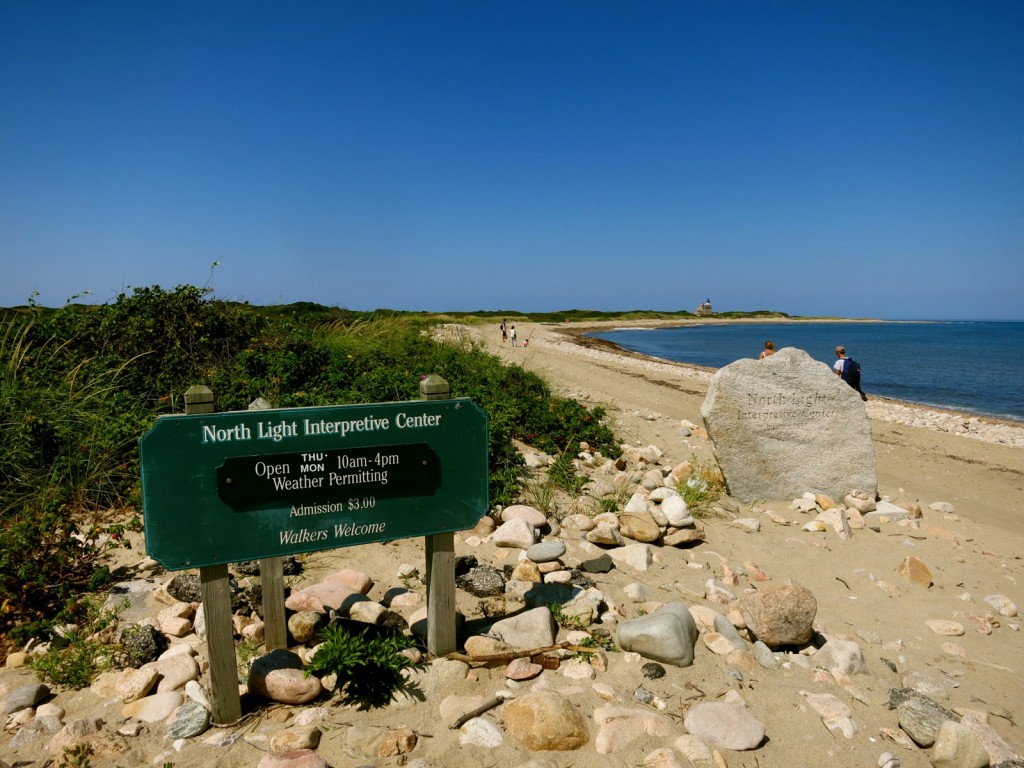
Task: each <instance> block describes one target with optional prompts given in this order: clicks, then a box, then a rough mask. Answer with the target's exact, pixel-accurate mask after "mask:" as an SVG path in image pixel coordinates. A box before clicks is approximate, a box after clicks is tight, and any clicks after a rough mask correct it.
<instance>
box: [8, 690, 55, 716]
mask: <svg viewBox="0 0 1024 768" xmlns="http://www.w3.org/2000/svg"><path fill="white" fill-rule="evenodd" d="M49 695H50V687H49V686H48V685H45V684H44V683H31V684H30V685H23V686H21V687H20V688H15V689H14V691H13V692H12V693H11V695H10V696H8V697H7V703H6V704H5V705H4V714H6V715H10V714H13V713H14V712H20V711H21V710H23V709H30V708H31V707H34V706H35V705H36V704H38V703H39V702H41V701H42V700H43V699H45V698H46V697H47V696H49Z"/></svg>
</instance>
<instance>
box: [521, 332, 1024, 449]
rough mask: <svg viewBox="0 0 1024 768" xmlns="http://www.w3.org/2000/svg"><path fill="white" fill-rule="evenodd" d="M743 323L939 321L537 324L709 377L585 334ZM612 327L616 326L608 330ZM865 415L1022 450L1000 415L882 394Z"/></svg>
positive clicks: (709, 369) (1019, 431) (1016, 427)
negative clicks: (961, 431)
mask: <svg viewBox="0 0 1024 768" xmlns="http://www.w3.org/2000/svg"><path fill="white" fill-rule="evenodd" d="M746 322H778V323H788V322H798V323H799V322H819V323H820V322H849V323H862V322H869V323H882V322H884V323H890V322H900V323H902V322H907V323H917V322H939V321H931V320H927V321H926V320H906V321H904V320H841V319H840V320H831V319H828V320H822V319H820V318H815V319H813V320H809V321H804V320H797V321H793V320H791V319H781V318H780V319H771V320H768V321H764V320H756V321H753V320H747V319H745V318H744V319H737V320H728V321H726V322H721V323H713V322H711V323H707V322H700V321H698V322H685V323H679V322H674V321H673V322H661V321H647V320H638V321H636V322H635V323H631V322H630V321H626V322H625V323H623V322H622V321H619V322H617V323H614V324H613V323H612V322H611V321H608V323H607V324H606V323H603V322H595V323H586V324H580V325H575V324H573V325H567V324H564V323H561V324H555V323H546V324H538V325H546V326H547V327H548V328H550V329H551V330H552V331H554V332H555V333H557V334H559V335H561V336H564V337H565V338H567V339H568V340H569V342H570V343H572V344H575V345H577V346H579V347H581V348H592V347H599V348H603V349H604V351H606V352H607V353H608V354H613V355H620V356H622V357H628V358H633V359H636V360H647V361H650V362H652V363H662V364H665V365H671V366H679V367H682V368H689V369H692V370H695V371H701V372H706V373H709V374H713V373H714V372H715V371H717V370H719V369H718V368H714V367H713V366H707V365H699V364H697V363H689V362H684V361H678V360H665V359H663V358H660V357H654V356H651V355H645V354H643V353H640V352H634V351H633V350H630V349H626V348H625V347H622V346H620V345H618V344H616V343H615V342H613V341H608V340H607V339H597V338H593V337H590V336H588V335H587V334H589V333H593V332H595V331H607V332H610V331H613V330H636V329H637V328H651V329H652V330H653V329H656V328H680V327H685V326H688V325H727V324H731V323H746ZM612 325H614V326H615V327H611V326H612ZM872 403H876V404H877V403H880V404H882V405H884V406H885V407H884V408H873V407H872ZM868 415H869V416H870V417H871V418H879V419H882V420H884V421H892V422H895V423H900V424H907V425H908V426H923V425H922V423H921V422H922V420H927V419H929V418H934V419H938V420H940V421H941V422H942V423H943V424H944V425H945V426H947V427H949V428H950V429H955V428H956V427H957V426H958V425H968V424H970V425H972V426H973V425H974V423H980V424H982V425H985V427H984V428H982V430H981V432H983V433H985V436H982V435H981V433H979V432H977V431H975V430H973V429H972V428H971V427H970V426H969V427H966V433H965V436H969V437H976V438H977V439H981V440H986V437H990V438H992V441H993V442H998V443H1000V444H1009V445H1015V446H1020V447H1024V421H1018V420H1016V419H1011V418H1005V417H1000V416H994V415H992V414H983V413H974V412H972V411H963V410H958V409H956V408H948V407H945V406H941V405H931V404H927V403H915V402H913V401H911V400H899V399H897V398H893V397H885V396H884V395H871V398H870V400H869V401H868ZM999 428H1006V429H1005V430H1003V429H999ZM940 431H945V430H940ZM1000 438H1001V439H1000ZM1004 440H1008V441H1009V442H1008V443H1004Z"/></svg>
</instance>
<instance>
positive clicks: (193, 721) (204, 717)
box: [167, 700, 210, 739]
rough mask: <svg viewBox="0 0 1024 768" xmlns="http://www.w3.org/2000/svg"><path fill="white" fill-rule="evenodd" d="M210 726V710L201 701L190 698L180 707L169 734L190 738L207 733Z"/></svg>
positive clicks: (169, 735)
mask: <svg viewBox="0 0 1024 768" xmlns="http://www.w3.org/2000/svg"><path fill="white" fill-rule="evenodd" d="M209 727H210V713H209V711H207V709H206V707H204V706H203V705H202V704H200V703H199V702H197V701H191V700H189V701H186V702H185V703H184V704H182V705H181V707H179V708H178V713H177V714H176V715H175V716H174V722H173V723H172V724H171V727H170V728H168V729H167V735H168V737H170V738H172V739H188V738H191V737H193V736H198V735H200V734H201V733H205V732H206V730H207V729H208V728H209Z"/></svg>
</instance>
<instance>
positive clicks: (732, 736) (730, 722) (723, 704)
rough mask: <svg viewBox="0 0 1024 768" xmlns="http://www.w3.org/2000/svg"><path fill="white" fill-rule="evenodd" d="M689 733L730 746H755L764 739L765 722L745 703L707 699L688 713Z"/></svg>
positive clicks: (738, 747) (744, 748)
mask: <svg viewBox="0 0 1024 768" xmlns="http://www.w3.org/2000/svg"><path fill="white" fill-rule="evenodd" d="M683 726H684V727H685V728H686V731H687V733H689V734H691V735H692V736H696V737H697V738H699V739H702V740H704V741H711V742H714V743H715V744H718V745H719V746H721V747H725V748H726V749H733V750H737V751H741V750H746V749H754V748H756V747H757V746H758V745H759V744H760V743H761V742H762V741H764V733H765V731H764V724H763V723H762V722H761V721H760V720H758V719H757V718H756V717H754V716H753V715H752V714H750V712H749V711H748V710H747V708H746V707H744V706H743V705H742V704H735V703H733V702H727V701H707V702H701V703H699V704H694V705H693V706H692V707H691V708H690V710H689V711H688V712H687V713H686V717H685V718H684V720H683Z"/></svg>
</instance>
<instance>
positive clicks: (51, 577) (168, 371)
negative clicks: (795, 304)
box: [0, 285, 617, 639]
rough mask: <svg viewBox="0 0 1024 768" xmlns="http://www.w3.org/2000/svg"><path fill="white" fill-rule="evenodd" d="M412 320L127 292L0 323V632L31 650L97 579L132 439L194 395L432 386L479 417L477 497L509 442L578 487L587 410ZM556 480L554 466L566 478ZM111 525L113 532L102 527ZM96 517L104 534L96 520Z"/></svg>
mask: <svg viewBox="0 0 1024 768" xmlns="http://www.w3.org/2000/svg"><path fill="white" fill-rule="evenodd" d="M432 336H433V334H432V326H431V321H430V319H429V318H427V317H426V316H423V315H420V314H415V313H396V312H391V311H386V310H382V311H378V312H373V313H360V312H352V311H349V310H342V309H338V308H328V307H322V306H319V305H315V304H310V303H300V304H296V305H289V306H283V307H268V308H256V307H250V306H248V305H244V304H233V303H229V302H224V301H218V300H215V299H213V298H212V297H211V296H210V290H209V289H206V288H196V287H194V286H188V285H185V286H178V287H177V288H175V289H173V290H164V289H162V288H160V287H159V286H154V287H151V288H134V289H133V290H132V292H131V293H130V294H129V293H122V294H121V295H119V296H118V297H117V299H116V300H115V301H113V302H112V303H110V304H105V305H100V306H89V305H76V304H71V303H68V304H66V305H65V306H63V307H60V308H58V309H46V308H43V307H39V306H37V305H36V304H35V303H34V302H30V306H29V308H28V309H22V310H12V311H8V312H5V313H4V314H3V316H2V318H0V635H2V634H10V635H11V639H27V637H28V636H30V635H33V634H38V633H42V632H45V631H46V629H47V628H48V627H49V625H51V624H52V623H53V622H54V621H56V620H58V617H61V616H66V615H68V614H69V613H73V612H74V606H75V604H76V598H77V596H78V595H79V594H80V593H81V592H82V591H83V590H86V589H92V588H96V587H99V586H102V585H103V584H104V583H105V582H106V581H108V580H109V579H110V574H109V573H107V572H106V570H105V569H104V568H103V567H102V564H101V555H102V552H100V551H99V550H98V549H97V548H96V545H95V542H96V541H97V540H98V539H97V537H98V535H99V534H100V533H102V532H104V531H108V532H116V531H117V528H116V525H117V524H118V523H120V522H121V519H119V518H125V517H128V518H131V517H132V516H135V519H137V516H138V511H139V510H138V503H139V499H140V498H141V493H140V471H139V458H138V441H139V438H140V437H141V436H142V435H143V434H144V433H145V432H146V431H147V430H148V429H149V428H151V426H152V425H153V423H154V421H155V420H156V418H157V416H158V415H160V414H165V413H172V412H180V411H181V408H182V405H183V404H182V395H183V393H184V392H185V390H186V389H187V388H188V387H190V386H192V385H194V384H208V385H210V386H211V388H212V389H213V390H214V393H215V396H216V407H217V408H218V410H222V411H229V410H244V409H245V408H247V407H248V405H249V403H251V402H252V401H253V400H255V399H256V398H258V397H262V398H264V399H266V400H268V401H269V402H270V403H271V404H272V405H273V406H275V407H295V406H319V405H338V404H344V403H371V402H387V401H398V400H410V399H416V398H418V397H419V382H420V380H421V378H422V377H424V376H427V375H429V374H438V375H440V376H442V377H443V378H445V379H446V380H447V381H448V384H449V386H450V389H451V395H452V397H469V398H472V399H473V400H474V401H475V402H476V403H477V404H479V405H480V407H481V408H482V409H483V410H484V411H485V412H486V413H487V415H488V444H487V451H488V467H489V481H490V482H489V496H490V501H491V503H492V504H501V505H507V504H511V503H514V502H515V501H516V500H518V498H519V496H520V493H521V491H522V487H523V482H524V480H525V478H526V477H527V473H526V469H525V464H524V461H523V458H522V456H521V455H520V453H519V451H518V450H517V449H516V446H515V444H514V441H516V440H518V441H521V442H523V443H526V444H529V445H532V446H535V447H536V448H538V449H539V450H542V451H545V452H548V453H552V454H556V455H560V456H561V454H562V452H563V449H564V453H565V454H566V456H565V457H561V458H560V459H559V461H560V462H564V466H563V465H561V464H560V465H559V466H557V467H556V468H555V470H556V475H558V477H559V480H558V482H559V484H560V485H561V487H563V488H566V489H569V490H572V489H574V488H578V483H579V479H578V478H575V476H574V474H573V473H572V472H571V466H572V462H571V456H572V454H574V453H575V452H576V450H577V446H578V443H579V442H580V441H584V440H585V441H587V442H589V443H590V444H591V446H592V447H593V448H594V449H595V450H600V451H602V452H605V453H606V454H609V453H610V452H611V451H612V450H614V447H615V445H616V444H617V441H616V440H615V438H614V435H613V434H612V432H611V430H610V429H609V428H608V427H607V426H606V425H605V424H604V423H603V421H604V415H605V414H604V411H603V410H602V409H601V408H587V407H586V406H584V405H581V404H579V403H577V402H575V401H573V400H571V399H567V398H561V397H558V396H556V395H554V394H553V393H552V392H551V390H550V388H549V387H548V385H547V384H546V383H545V382H544V381H543V380H542V379H541V378H540V377H538V376H536V375H535V374H533V373H530V372H527V371H525V370H524V369H523V368H522V367H520V366H506V365H504V364H503V363H502V362H501V361H500V360H499V359H498V358H497V357H496V356H494V355H490V354H487V353H486V352H484V351H483V350H481V349H480V348H478V347H476V346H474V345H472V344H468V343H465V342H463V343H440V342H436V341H434V340H433V338H432ZM561 470H566V471H565V472H562V471H561ZM112 516H113V519H112ZM104 521H107V522H112V523H113V526H111V525H109V524H108V525H104V524H103V523H104Z"/></svg>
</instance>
